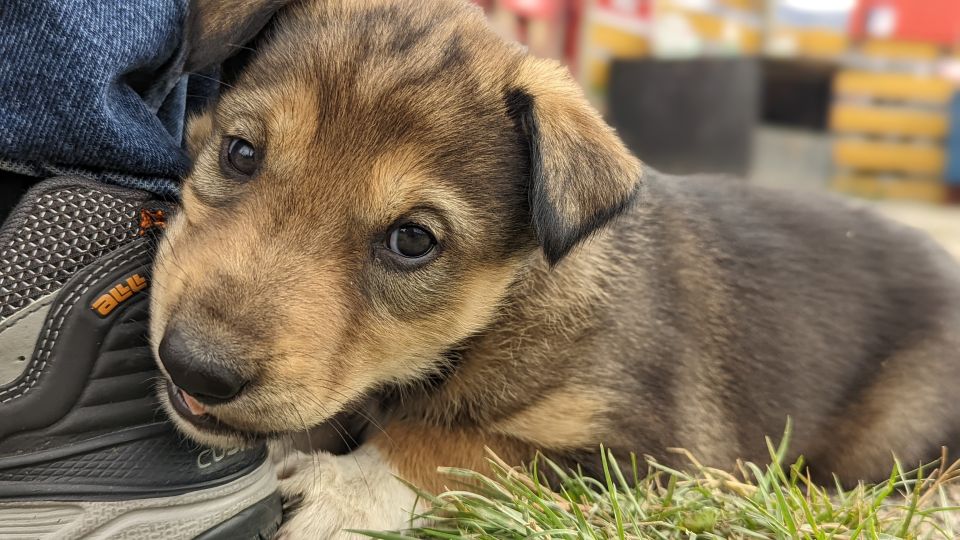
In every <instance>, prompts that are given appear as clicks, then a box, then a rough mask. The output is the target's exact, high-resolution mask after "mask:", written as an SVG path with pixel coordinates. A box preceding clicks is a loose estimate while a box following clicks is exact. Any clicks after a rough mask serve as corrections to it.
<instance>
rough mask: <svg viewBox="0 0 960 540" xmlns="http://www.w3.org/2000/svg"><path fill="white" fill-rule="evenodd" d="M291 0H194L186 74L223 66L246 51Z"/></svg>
mask: <svg viewBox="0 0 960 540" xmlns="http://www.w3.org/2000/svg"><path fill="white" fill-rule="evenodd" d="M290 2H291V0H191V2H190V6H189V11H188V13H187V23H186V41H187V61H186V67H185V71H193V72H195V71H201V70H205V69H207V68H210V67H213V66H215V65H219V64H222V63H223V62H224V61H225V60H227V59H228V58H230V57H232V56H234V55H236V54H238V53H240V52H242V51H244V47H245V46H246V45H247V44H248V43H249V42H250V41H251V40H253V39H254V38H255V37H256V36H257V34H259V33H260V32H261V31H262V30H263V28H264V27H265V26H266V25H267V23H268V22H270V19H271V18H273V16H274V15H275V14H276V12H277V11H278V10H279V9H280V8H282V7H283V6H284V5H286V4H289V3H290Z"/></svg>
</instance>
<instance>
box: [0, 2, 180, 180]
mask: <svg viewBox="0 0 960 540" xmlns="http://www.w3.org/2000/svg"><path fill="white" fill-rule="evenodd" d="M185 12H186V0H141V1H137V2H129V1H126V0H78V1H74V2H62V1H60V0H12V1H9V0H8V1H7V2H4V6H3V9H2V10H0V28H3V31H2V32H0V59H2V61H0V169H3V170H7V171H13V172H18V173H22V174H27V175H36V176H50V175H52V174H62V173H64V172H71V173H75V172H78V173H81V174H83V175H84V176H89V177H95V178H96V179H99V180H104V181H109V182H114V183H117V184H120V185H126V186H129V187H136V188H144V189H149V190H151V191H154V192H156V193H158V194H162V195H173V194H174V193H175V189H176V186H175V183H174V181H173V179H176V178H178V177H180V176H182V175H183V174H184V173H185V171H186V170H187V167H188V166H189V163H188V160H187V157H186V155H185V154H184V153H183V151H182V150H181V149H180V141H181V132H182V126H183V112H184V107H185V102H186V97H187V96H186V92H185V91H184V89H185V88H184V87H185V83H184V82H182V77H181V74H182V73H181V69H182V65H183V58H182V52H183V50H182V43H181V41H182V26H183V19H184V16H185ZM158 113H159V114H158Z"/></svg>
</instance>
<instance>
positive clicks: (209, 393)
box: [158, 325, 249, 405]
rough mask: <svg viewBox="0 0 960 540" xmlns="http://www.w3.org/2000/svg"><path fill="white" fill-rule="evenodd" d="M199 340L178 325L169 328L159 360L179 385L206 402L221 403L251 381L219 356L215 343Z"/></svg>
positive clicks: (225, 401)
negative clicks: (205, 342) (200, 341)
mask: <svg viewBox="0 0 960 540" xmlns="http://www.w3.org/2000/svg"><path fill="white" fill-rule="evenodd" d="M198 341H199V340H197V339H195V338H193V337H192V336H191V335H190V334H188V333H186V332H184V331H183V330H181V329H180V328H179V327H177V326H176V325H174V326H171V327H169V328H168V329H167V331H166V333H165V334H164V336H163V340H161V341H160V348H159V350H158V353H159V356H160V362H161V363H162V364H163V367H164V369H166V371H167V374H168V375H169V376H170V379H171V380H172V381H173V384H175V385H176V386H177V387H179V388H180V389H181V390H183V391H184V392H186V393H187V394H189V395H190V396H192V397H193V398H195V399H196V400H198V401H200V402H201V403H204V404H207V405H220V404H223V403H227V402H228V401H231V400H233V399H234V398H236V397H237V396H238V395H239V394H240V392H241V391H242V390H243V388H244V387H245V386H246V385H247V383H248V382H249V381H248V380H247V379H246V378H244V376H243V375H242V374H240V373H239V372H237V371H236V370H235V369H233V368H231V367H230V364H229V362H228V359H224V358H217V354H218V353H217V352H216V346H215V345H212V344H209V343H207V344H201V343H199V342H198Z"/></svg>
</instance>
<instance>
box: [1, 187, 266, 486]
mask: <svg viewBox="0 0 960 540" xmlns="http://www.w3.org/2000/svg"><path fill="white" fill-rule="evenodd" d="M168 211H169V209H168V208H166V207H165V205H164V204H163V203H160V202H157V201H153V200H151V199H150V198H149V197H148V195H147V194H146V193H143V192H139V191H134V190H128V189H125V188H119V187H114V186H107V185H103V184H97V183H93V182H89V181H86V180H75V179H59V180H49V181H45V182H42V183H41V184H40V185H38V186H36V187H35V188H33V189H32V190H31V191H30V192H29V193H28V194H27V195H26V196H25V197H24V199H23V201H22V202H21V204H20V205H19V207H18V208H17V209H16V210H15V211H14V212H13V214H11V217H10V218H9V219H8V220H7V222H6V223H5V224H4V226H3V229H2V230H0V375H2V374H3V373H7V374H8V377H7V380H4V379H2V378H0V501H3V500H10V499H23V498H30V497H34V498H36V497H39V498H51V497H56V498H58V499H71V498H90V497H117V498H124V499H129V498H138V497H156V496H160V495H168V494H175V493H183V492H189V491H193V490H196V489H202V488H204V487H208V486H211V485H219V484H221V483H224V482H229V481H231V480H232V479H233V478H236V477H238V476H242V475H244V474H246V473H248V472H249V471H250V470H252V469H253V468H255V467H257V466H259V465H260V464H261V463H262V462H263V460H264V457H265V455H264V450H263V449H262V448H260V449H252V450H244V451H235V452H227V453H223V452H214V451H211V450H210V449H206V448H201V447H198V446H197V445H195V444H193V443H191V442H188V441H186V440H185V439H184V438H183V437H182V436H181V435H180V434H178V433H176V432H174V430H173V427H172V426H171V424H170V423H169V422H168V421H166V419H165V418H164V417H163V414H162V412H161V411H160V407H159V406H158V403H157V398H156V395H155V388H154V387H155V380H156V377H157V372H156V365H155V363H154V360H153V358H152V354H151V349H150V347H149V344H148V341H147V329H148V322H147V319H148V312H149V299H148V292H149V282H150V263H151V257H152V253H153V251H154V245H153V243H154V242H155V235H154V234H152V232H151V231H158V230H159V225H162V223H163V221H162V219H158V216H163V215H164V212H168ZM146 229H149V230H146ZM17 348H20V349H23V351H24V352H21V353H16V352H15V351H14V349H17ZM11 373H12V375H10V374H11Z"/></svg>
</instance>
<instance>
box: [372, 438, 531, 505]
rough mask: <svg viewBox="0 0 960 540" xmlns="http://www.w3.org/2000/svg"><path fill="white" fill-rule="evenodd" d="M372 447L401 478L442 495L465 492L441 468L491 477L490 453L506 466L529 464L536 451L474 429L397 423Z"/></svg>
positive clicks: (376, 440) (513, 440) (373, 440)
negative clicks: (450, 491)
mask: <svg viewBox="0 0 960 540" xmlns="http://www.w3.org/2000/svg"><path fill="white" fill-rule="evenodd" d="M370 444H371V445H372V446H374V447H375V448H377V449H378V450H379V451H380V453H381V454H382V455H383V458H384V460H385V462H386V463H389V464H390V466H391V468H392V469H393V470H395V471H396V472H397V474H398V475H399V476H400V478H402V479H404V480H407V481H408V482H411V483H413V484H414V485H416V486H422V487H423V489H427V490H430V491H432V492H434V493H441V492H443V491H447V490H450V489H458V488H462V487H463V486H462V485H457V482H456V479H454V478H451V477H450V476H444V475H441V474H439V473H438V471H437V468H438V467H449V466H450V465H443V464H444V463H454V464H456V465H454V466H455V467H459V468H465V469H470V470H474V471H479V472H481V473H489V472H490V471H491V469H490V462H489V459H490V454H489V453H488V449H489V450H490V451H493V453H495V454H496V455H497V456H498V457H500V458H501V459H503V460H505V461H506V462H507V463H520V462H526V461H529V460H530V459H531V458H532V457H533V456H534V455H535V454H536V448H535V447H534V446H531V445H527V444H524V443H521V442H519V441H516V440H515V439H511V438H507V437H502V436H499V435H497V434H491V433H487V432H484V431H481V430H474V429H443V428H436V427H427V426H423V425H418V424H414V423H406V422H396V423H393V424H391V425H390V426H388V427H386V429H385V430H384V431H383V432H382V433H380V434H378V435H376V436H375V437H373V438H372V439H371V440H370Z"/></svg>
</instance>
